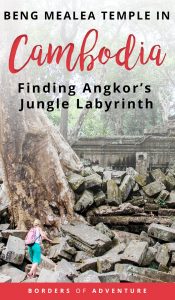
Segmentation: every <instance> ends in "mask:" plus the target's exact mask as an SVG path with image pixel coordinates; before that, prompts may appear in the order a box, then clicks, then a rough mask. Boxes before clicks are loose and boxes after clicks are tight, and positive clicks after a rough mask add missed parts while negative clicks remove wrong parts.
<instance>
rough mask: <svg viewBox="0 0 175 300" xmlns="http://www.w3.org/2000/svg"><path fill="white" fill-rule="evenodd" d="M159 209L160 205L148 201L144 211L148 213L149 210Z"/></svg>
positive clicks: (156, 210)
mask: <svg viewBox="0 0 175 300" xmlns="http://www.w3.org/2000/svg"><path fill="white" fill-rule="evenodd" d="M158 210H159V205H158V204H155V203H146V204H145V207H144V211H145V212H146V213H148V212H158Z"/></svg>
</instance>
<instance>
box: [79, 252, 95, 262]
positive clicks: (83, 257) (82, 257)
mask: <svg viewBox="0 0 175 300" xmlns="http://www.w3.org/2000/svg"><path fill="white" fill-rule="evenodd" d="M89 258H92V257H91V256H90V255H88V254H87V253H86V252H84V251H77V254H76V256H75V262H80V263H82V262H84V261H85V260H87V259H89Z"/></svg>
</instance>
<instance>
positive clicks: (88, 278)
mask: <svg viewBox="0 0 175 300" xmlns="http://www.w3.org/2000/svg"><path fill="white" fill-rule="evenodd" d="M74 282H100V279H99V277H98V274H97V273H96V272H94V271H92V270H89V271H86V272H85V273H83V274H80V275H79V276H78V277H77V278H75V279H74Z"/></svg>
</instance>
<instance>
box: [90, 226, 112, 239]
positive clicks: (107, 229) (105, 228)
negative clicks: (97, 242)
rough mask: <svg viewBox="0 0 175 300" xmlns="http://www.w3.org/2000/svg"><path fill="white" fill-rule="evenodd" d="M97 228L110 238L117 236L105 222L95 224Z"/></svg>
mask: <svg viewBox="0 0 175 300" xmlns="http://www.w3.org/2000/svg"><path fill="white" fill-rule="evenodd" d="M95 229H97V230H99V231H100V232H101V233H103V234H105V235H107V236H108V237H109V238H110V239H113V238H114V237H115V234H114V232H113V231H112V230H111V229H109V228H108V226H106V225H105V224H103V223H98V224H97V225H96V226H95Z"/></svg>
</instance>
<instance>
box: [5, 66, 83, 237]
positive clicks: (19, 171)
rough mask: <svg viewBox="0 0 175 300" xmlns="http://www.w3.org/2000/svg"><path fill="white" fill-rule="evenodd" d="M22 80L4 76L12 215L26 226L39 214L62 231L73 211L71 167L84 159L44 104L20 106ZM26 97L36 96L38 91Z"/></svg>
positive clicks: (77, 166)
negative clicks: (52, 120)
mask: <svg viewBox="0 0 175 300" xmlns="http://www.w3.org/2000/svg"><path fill="white" fill-rule="evenodd" d="M23 76H24V74H23ZM18 81H19V78H18ZM18 81H17V78H15V76H13V75H8V73H7V72H4V75H3V76H2V77H1V86H2V87H3V88H2V89H1V96H0V107H1V113H0V129H1V130H0V139H1V145H0V154H1V158H2V162H3V170H4V184H5V187H6V190H7V193H8V195H9V199H10V214H11V221H12V223H13V224H14V226H17V227H18V228H20V229H24V228H26V226H27V227H28V225H30V224H31V223H32V221H33V219H34V218H35V217H37V218H39V219H40V220H41V221H42V224H43V225H46V226H51V227H52V228H53V230H54V231H55V234H56V233H57V229H58V227H59V225H60V222H62V221H63V220H64V219H65V218H66V219H69V218H71V217H72V216H73V203H74V195H73V193H72V191H71V190H70V188H69V185H68V182H67V179H66V176H65V172H66V171H67V170H73V171H80V169H81V162H80V160H79V158H78V157H77V155H76V154H75V153H74V151H73V150H72V149H71V147H70V146H69V144H68V143H67V142H66V141H65V139H64V138H63V137H62V135H61V134H60V132H59V130H58V129H56V128H55V127H54V126H53V125H52V124H51V123H50V122H49V120H48V118H47V116H46V115H45V113H44V112H43V111H42V110H38V109H24V111H21V112H20V111H19V106H20V105H19V94H17V92H16V91H17V82H18ZM23 81H24V78H23ZM22 98H24V99H25V101H27V100H29V101H34V102H36V99H35V97H34V96H33V95H32V94H26V93H23V95H22Z"/></svg>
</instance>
